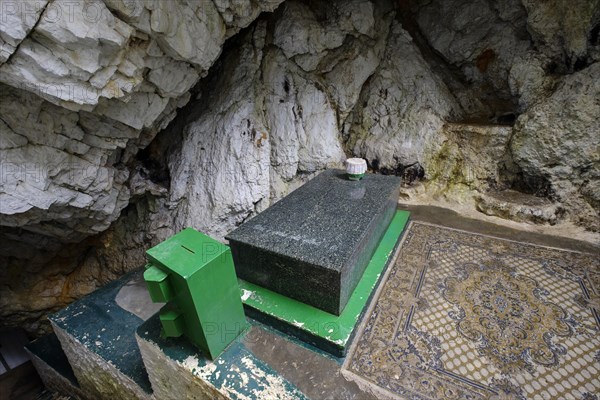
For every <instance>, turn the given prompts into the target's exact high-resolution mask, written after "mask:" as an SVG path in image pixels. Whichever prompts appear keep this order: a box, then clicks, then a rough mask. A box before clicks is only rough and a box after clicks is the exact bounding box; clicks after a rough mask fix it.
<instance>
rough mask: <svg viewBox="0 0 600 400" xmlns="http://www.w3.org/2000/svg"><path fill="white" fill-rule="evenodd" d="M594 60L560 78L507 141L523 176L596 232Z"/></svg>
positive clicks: (597, 87) (599, 143) (599, 144)
mask: <svg viewBox="0 0 600 400" xmlns="http://www.w3.org/2000/svg"><path fill="white" fill-rule="evenodd" d="M599 78H600V62H596V63H594V64H592V65H590V66H589V67H587V68H586V69H584V70H582V71H579V72H576V73H574V74H572V75H569V76H566V77H565V78H564V79H562V81H561V82H560V84H559V86H558V88H557V89H556V91H555V92H554V93H552V95H551V96H550V97H548V98H546V99H545V100H543V101H540V102H539V103H537V104H536V105H534V106H532V107H531V108H529V109H528V111H527V112H526V113H525V114H523V115H522V116H521V117H520V118H519V119H518V121H517V124H516V126H515V134H514V136H513V139H512V142H511V151H512V154H513V157H514V161H515V163H516V164H517V165H518V166H519V167H520V168H521V169H522V173H523V175H524V176H525V177H526V179H530V180H538V181H542V182H544V184H545V185H547V186H548V189H547V190H548V191H549V192H550V195H551V198H552V199H554V200H555V201H558V202H560V203H562V204H563V205H564V208H565V209H566V210H567V211H568V212H569V214H570V215H571V217H572V219H574V220H575V221H577V222H579V223H581V224H582V225H584V226H586V227H587V228H588V229H591V230H595V231H598V230H599V229H600V225H599V219H600V216H599V214H598V213H599V211H600V208H599V206H600V118H598V116H600V101H599V100H598V99H600V79H599Z"/></svg>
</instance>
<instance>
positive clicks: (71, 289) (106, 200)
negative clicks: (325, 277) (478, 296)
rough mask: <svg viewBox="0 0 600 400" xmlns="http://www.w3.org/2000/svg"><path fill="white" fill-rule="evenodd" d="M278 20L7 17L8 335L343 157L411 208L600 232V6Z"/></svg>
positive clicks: (297, 11)
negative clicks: (394, 189) (182, 234)
mask: <svg viewBox="0 0 600 400" xmlns="http://www.w3.org/2000/svg"><path fill="white" fill-rule="evenodd" d="M280 3H282V1H254V0H244V1H235V2H233V1H225V0H213V1H202V2H190V1H184V0H178V1H160V0H150V1H141V0H127V1H125V0H104V2H100V1H99V2H77V1H76V2H69V1H59V0H54V1H46V0H27V1H22V2H21V1H20V2H12V1H8V0H2V15H0V89H1V91H2V96H1V98H0V151H1V153H2V157H1V162H2V181H1V183H0V223H1V226H2V230H1V231H0V235H1V241H0V243H1V244H0V259H1V260H2V268H0V282H1V283H0V315H2V319H3V324H5V325H21V326H25V327H26V328H27V329H28V330H29V331H31V332H40V331H42V330H44V329H45V326H46V325H45V323H44V322H43V320H44V315H45V314H46V313H47V312H48V311H50V310H53V309H56V308H58V307H62V306H64V305H65V304H67V303H68V302H70V301H72V300H73V299H75V298H78V297H80V296H82V295H84V294H85V293H88V292H90V291H91V290H93V289H94V288H95V287H97V286H99V285H102V284H104V283H106V282H108V281H109V280H111V279H114V278H116V277H117V276H119V275H121V274H122V273H124V272H126V271H128V270H130V269H132V268H137V267H139V266H141V265H143V263H144V255H143V252H144V250H145V249H147V248H148V247H150V246H152V245H154V244H156V243H158V242H159V241H161V240H163V239H164V238H166V237H167V236H169V235H170V234H172V233H174V232H176V231H177V230H179V229H181V228H183V227H185V226H193V227H194V228H196V229H199V230H201V231H204V232H206V233H208V234H210V235H213V236H214V237H217V238H222V237H223V235H224V234H225V233H226V232H228V231H229V230H231V229H232V228H233V227H235V226H236V225H237V224H239V223H241V222H243V221H244V220H246V219H248V218H251V217H252V216H253V215H255V214H256V213H257V212H260V211H262V210H264V209H265V208H266V207H268V206H269V205H270V204H272V203H273V202H274V201H277V200H278V199H279V198H281V197H282V196H284V195H285V194H286V193H288V192H289V191H291V190H293V189H294V188H296V187H298V186H299V185H301V184H302V183H303V182H305V181H306V180H307V179H310V178H311V177H312V176H314V174H316V173H318V172H319V171H321V170H323V169H325V168H330V167H336V166H341V165H342V162H343V160H344V159H345V158H346V157H348V156H359V157H364V158H366V159H367V161H368V163H369V166H370V168H371V170H372V171H375V172H379V173H393V174H397V175H401V176H403V177H404V180H405V189H404V191H403V195H402V199H403V201H409V202H410V201H413V202H420V201H423V200H424V199H425V200H427V201H430V200H431V201H437V200H440V199H441V200H444V201H445V202H447V203H448V204H462V205H466V206H467V207H470V209H472V210H473V211H474V212H476V213H477V212H480V213H482V214H480V215H481V216H483V215H484V214H483V213H485V214H488V215H497V216H500V217H502V218H508V219H512V220H518V221H525V222H527V223H535V224H546V225H549V224H556V225H557V226H558V229H559V228H560V226H561V224H562V223H576V224H578V225H579V226H580V227H581V228H580V229H582V230H583V229H587V230H590V231H598V229H599V227H598V211H599V210H600V187H599V184H598V182H599V175H600V159H599V154H600V144H599V137H600V135H598V132H600V127H599V125H598V124H599V119H598V115H600V105H599V103H598V100H597V99H598V98H600V93H599V92H600V87H599V86H598V82H600V70H599V65H600V63H599V61H600V43H599V29H600V11H598V10H599V8H600V7H599V5H598V0H581V1H575V2H570V3H569V4H568V5H566V3H565V2H563V1H561V0H555V1H550V2H543V3H540V2H535V1H528V0H511V1H509V2H496V1H492V0H452V1H442V0H413V1H409V2H393V1H391V0H390V1H387V0H373V1H369V0H352V1H344V0H333V1H329V2H320V1H312V0H286V1H285V2H283V4H281V5H280ZM561 10H562V11H561ZM264 11H267V13H263V14H261V13H262V12H264ZM271 11H272V12H271ZM221 52H222V53H223V54H221ZM507 199H508V200H507ZM500 203H501V204H500ZM506 204H508V205H506ZM507 207H508V208H507ZM511 207H512V208H511ZM558 229H557V231H558ZM32 293H34V294H35V296H32ZM4 321H6V322H4Z"/></svg>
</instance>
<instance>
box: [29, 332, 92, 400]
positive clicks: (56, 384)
mask: <svg viewBox="0 0 600 400" xmlns="http://www.w3.org/2000/svg"><path fill="white" fill-rule="evenodd" d="M25 350H26V351H27V353H28V354H29V358H30V359H31V362H32V363H33V366H34V367H35V369H36V371H37V372H38V375H39V376H40V378H42V382H43V383H44V386H45V387H46V388H47V389H49V390H52V391H54V392H57V393H61V394H65V395H68V396H70V397H73V398H75V399H86V396H85V395H84V393H83V391H82V390H81V388H80V387H79V383H77V379H76V378H75V374H74V373H73V370H72V369H71V366H70V365H69V361H68V360H67V356H66V355H65V353H64V352H63V350H62V348H61V346H60V342H59V340H58V338H57V337H56V335H55V334H50V335H46V336H43V337H41V338H39V339H37V340H35V341H34V342H32V343H30V344H28V345H26V346H25Z"/></svg>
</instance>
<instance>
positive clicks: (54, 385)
mask: <svg viewBox="0 0 600 400" xmlns="http://www.w3.org/2000/svg"><path fill="white" fill-rule="evenodd" d="M25 351H26V352H27V354H29V358H30V359H31V362H32V363H33V366H34V367H35V370H36V371H37V373H38V375H39V376H40V378H42V382H43V383H44V386H46V388H47V389H48V390H51V391H53V392H56V393H59V394H65V395H68V396H71V397H74V398H75V399H77V400H84V399H87V397H86V396H85V395H84V393H83V391H82V390H81V389H80V388H79V387H77V386H75V385H74V384H73V383H72V382H71V381H70V380H68V379H67V378H65V377H64V376H63V375H62V374H61V373H59V372H58V371H57V370H55V369H54V368H52V367H51V366H50V365H48V363H46V362H45V361H44V360H42V359H41V358H39V357H38V356H37V355H35V354H33V353H32V352H31V351H30V350H29V349H27V348H25Z"/></svg>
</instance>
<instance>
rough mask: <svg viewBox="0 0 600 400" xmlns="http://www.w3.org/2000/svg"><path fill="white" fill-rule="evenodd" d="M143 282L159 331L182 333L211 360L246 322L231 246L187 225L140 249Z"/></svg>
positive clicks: (175, 334) (238, 333) (174, 334)
mask: <svg viewBox="0 0 600 400" xmlns="http://www.w3.org/2000/svg"><path fill="white" fill-rule="evenodd" d="M146 255H147V256H148V260H149V263H148V264H147V265H146V271H145V272H144V280H145V281H146V285H147V287H148V291H149V293H150V297H151V298H152V301H154V302H155V303H167V304H166V305H165V306H164V307H163V308H162V309H161V310H160V322H161V324H162V333H163V335H164V336H166V337H178V336H181V335H184V336H185V337H186V338H188V339H189V340H190V341H191V342H192V343H193V344H194V345H196V346H197V347H198V348H200V350H202V351H203V352H204V353H205V354H206V355H208V356H209V357H210V358H211V359H215V358H216V357H218V356H219V354H221V352H222V351H223V350H224V349H225V348H226V347H227V346H228V345H229V344H230V343H231V342H232V341H233V340H234V339H235V338H237V337H238V336H239V335H240V334H241V333H242V332H243V331H244V330H245V329H246V328H247V327H248V326H249V325H248V323H247V321H246V317H245V316H244V309H243V306H242V301H241V299H240V289H239V286H238V282H237V278H236V274H235V269H234V266H233V259H232V257H231V250H230V249H229V247H228V246H225V245H224V244H222V243H219V242H218V241H216V240H214V239H212V238H210V237H208V236H206V235H204V234H202V233H200V232H198V231H196V230H194V229H192V228H187V229H184V230H183V231H181V232H179V233H178V234H176V235H174V236H173V237H171V238H169V239H167V240H165V241H164V242H162V243H160V244H159V245H157V246H155V247H153V248H151V249H149V250H148V251H147V252H146Z"/></svg>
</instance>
